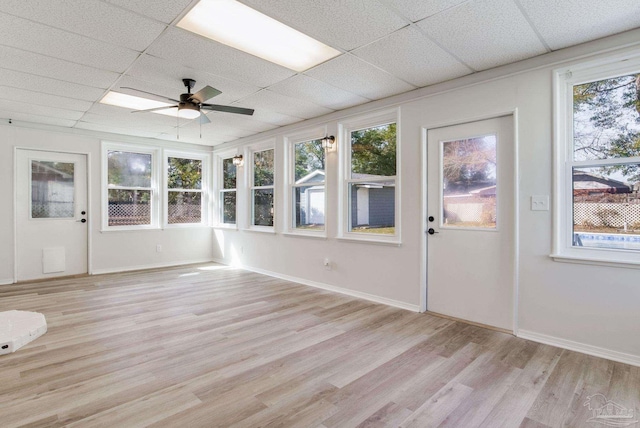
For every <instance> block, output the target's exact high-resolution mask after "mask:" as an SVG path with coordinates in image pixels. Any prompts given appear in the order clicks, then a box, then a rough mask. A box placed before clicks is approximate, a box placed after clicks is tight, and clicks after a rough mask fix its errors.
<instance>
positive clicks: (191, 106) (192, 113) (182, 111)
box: [122, 79, 254, 124]
mask: <svg viewBox="0 0 640 428" xmlns="http://www.w3.org/2000/svg"><path fill="white" fill-rule="evenodd" d="M182 83H184V86H186V88H187V93H186V94H180V99H179V100H176V99H173V98H168V97H165V96H164V95H158V94H154V93H152V92H147V91H141V90H140V89H135V88H130V87H126V86H123V87H122V89H131V90H133V91H137V92H142V93H144V94H149V95H153V96H155V97H160V98H164V99H167V100H169V101H171V102H174V103H177V104H176V105H172V106H166V107H156V108H151V109H147V110H136V111H133V112H132V113H140V112H150V111H158V110H167V109H171V108H177V109H178V116H179V117H184V118H187V119H196V118H197V117H200V123H201V124H204V123H209V122H211V121H210V120H209V118H208V117H207V115H206V114H204V113H202V114H201V110H207V111H221V112H225V113H235V114H245V115H248V116H251V115H253V112H254V110H253V109H250V108H242V107H233V106H223V105H219V104H207V103H205V101H207V100H208V99H210V98H213V97H215V96H216V95H220V94H221V93H222V92H220V91H219V90H217V89H216V88H212V87H211V86H208V85H207V86H205V87H204V88H202V89H200V90H199V91H198V92H196V93H195V94H192V93H191V89H193V86H194V85H195V84H196V81H195V80H193V79H182Z"/></svg>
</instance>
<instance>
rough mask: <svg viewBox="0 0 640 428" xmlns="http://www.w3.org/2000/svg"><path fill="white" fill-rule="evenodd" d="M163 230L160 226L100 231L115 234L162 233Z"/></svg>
mask: <svg viewBox="0 0 640 428" xmlns="http://www.w3.org/2000/svg"><path fill="white" fill-rule="evenodd" d="M162 230H163V229H162V228H161V227H159V226H153V227H138V226H130V227H126V226H120V227H110V228H106V229H105V228H102V229H100V233H113V232H144V231H162Z"/></svg>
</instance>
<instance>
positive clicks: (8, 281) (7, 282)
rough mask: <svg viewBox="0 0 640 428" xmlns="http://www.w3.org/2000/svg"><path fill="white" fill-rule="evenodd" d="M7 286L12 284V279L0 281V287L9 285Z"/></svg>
mask: <svg viewBox="0 0 640 428" xmlns="http://www.w3.org/2000/svg"><path fill="white" fill-rule="evenodd" d="M9 284H13V278H8V279H7V278H5V279H0V285H9Z"/></svg>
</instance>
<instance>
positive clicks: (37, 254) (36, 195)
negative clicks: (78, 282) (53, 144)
mask: <svg viewBox="0 0 640 428" xmlns="http://www.w3.org/2000/svg"><path fill="white" fill-rule="evenodd" d="M16 173H17V182H16V204H17V206H16V215H17V217H16V256H17V258H16V276H17V278H16V279H17V280H18V281H25V280H32V279H41V278H51V277H56V276H67V275H78V274H83V273H87V252H88V250H87V229H88V227H87V225H88V221H87V219H88V215H87V159H86V156H85V155H80V154H71V153H58V152H47V151H39V150H23V149H19V150H17V151H16Z"/></svg>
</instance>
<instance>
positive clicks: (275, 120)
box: [251, 109, 303, 126]
mask: <svg viewBox="0 0 640 428" xmlns="http://www.w3.org/2000/svg"><path fill="white" fill-rule="evenodd" d="M251 117H253V118H254V119H255V120H259V121H260V122H265V123H270V124H272V125H277V126H285V125H291V124H292V123H296V122H300V121H301V120H303V119H302V118H300V117H295V116H289V115H286V114H282V113H277V112H275V111H272V110H262V109H258V110H256V111H255V112H254V113H253V116H251Z"/></svg>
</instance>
